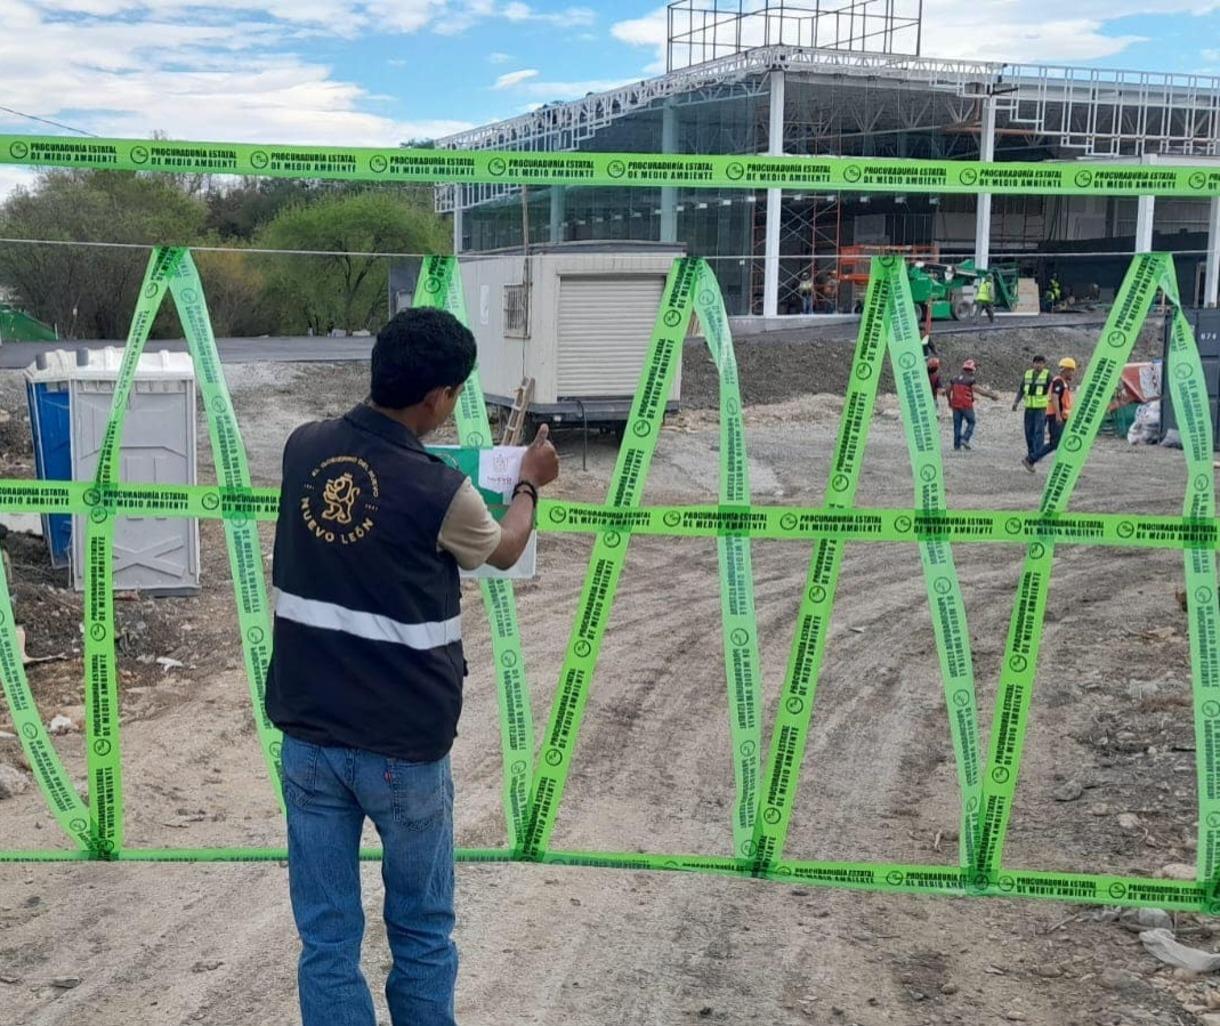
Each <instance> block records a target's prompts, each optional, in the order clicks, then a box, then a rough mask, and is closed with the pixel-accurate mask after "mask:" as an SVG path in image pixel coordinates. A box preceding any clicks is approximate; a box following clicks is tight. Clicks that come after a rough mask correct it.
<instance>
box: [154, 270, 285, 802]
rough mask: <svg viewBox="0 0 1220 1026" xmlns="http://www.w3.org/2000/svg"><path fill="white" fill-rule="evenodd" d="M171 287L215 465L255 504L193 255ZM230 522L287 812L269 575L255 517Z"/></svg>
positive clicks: (265, 742) (268, 749) (248, 639)
mask: <svg viewBox="0 0 1220 1026" xmlns="http://www.w3.org/2000/svg"><path fill="white" fill-rule="evenodd" d="M170 289H171V291H172V293H173V297H174V302H175V304H176V305H177V307H178V316H179V319H180V320H181V321H182V327H183V330H184V331H185V333H186V344H187V349H188V350H189V352H190V354H191V360H192V361H193V362H194V364H195V378H196V380H197V381H198V382H199V392H200V397H201V399H202V400H203V408H204V410H205V411H206V416H207V422H208V435H209V437H210V439H211V443H212V461H213V463H215V465H216V478H217V482H218V484H219V485H220V491H221V492H222V493H223V494H224V495H227V496H245V497H246V498H247V500H248V501H249V502H250V503H253V502H254V501H255V496H254V495H253V493H252V490H251V488H250V468H249V465H248V463H247V461H246V446H245V443H244V442H243V441H242V437H241V429H240V428H238V426H237V414H236V413H235V412H234V410H233V401H232V399H231V398H230V396H229V389H228V386H227V385H226V384H225V377H224V371H223V370H222V369H221V366H220V354H219V353H218V352H217V351H216V339H215V336H214V335H213V334H212V321H211V318H209V316H208V308H207V301H206V299H205V298H204V295H203V283H202V282H201V281H200V280H199V272H198V271H197V270H196V269H195V261H194V259H193V258H192V257H191V254H190V252H189V251H187V250H183V251H182V256H181V259H180V260H179V261H178V264H177V267H176V269H175V272H174V274H173V275H171V277H170ZM224 525H225V546H226V548H227V549H228V552H229V569H230V573H231V574H232V577H233V595H234V599H235V601H236V603H237V625H238V630H239V631H240V632H241V647H242V657H243V660H244V662H245V666H246V680H247V681H248V683H249V686H250V699H251V704H252V706H253V709H252V712H253V715H254V724H255V728H256V729H257V732H258V739H259V746H260V747H261V748H262V752H263V759H264V761H265V762H266V764H267V771H268V774H269V776H270V777H271V783H272V786H273V787H274V788H275V793H276V798H277V800H278V801H279V803H280V808H281V809H283V805H284V796H283V786H282V784H283V769H282V767H281V764H280V750H281V748H282V747H283V737H282V735H281V734H280V732H279V730H278V729H277V728H276V726H275V724H273V723H272V722H271V719H270V717H269V716H268V715H267V708H266V703H265V701H264V698H265V695H266V690H267V669H268V667H269V666H270V664H271V617H270V613H269V608H268V604H267V581H266V577H265V576H264V574H263V548H262V545H261V543H260V542H259V537H258V524H257V522H256V521H255V520H254V519H251V518H249V517H246V516H241V515H236V516H227V517H225V518H224Z"/></svg>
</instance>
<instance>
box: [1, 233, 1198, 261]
mask: <svg viewBox="0 0 1220 1026" xmlns="http://www.w3.org/2000/svg"><path fill="white" fill-rule="evenodd" d="M0 245H21V246H69V247H77V246H79V247H85V248H94V249H139V250H150V249H152V248H153V247H154V246H155V245H160V243H152V242H86V241H83V240H76V239H15V238H0ZM186 248H188V249H190V250H191V251H192V252H194V253H257V254H260V255H262V254H266V255H269V256H322V257H325V256H354V257H393V258H395V259H416V258H420V259H422V258H423V257H429V256H435V255H436V254H435V253H393V252H386V253H380V252H365V251H362V250H349V249H267V248H264V247H260V246H187V247H186ZM675 248H677V247H676V246H675ZM1158 252H1167V253H1172V254H1174V255H1175V256H1207V255H1208V253H1209V251H1208V250H1206V249H1169V250H1158ZM470 255H471V256H484V255H485V254H482V253H472V254H470ZM879 255H881V254H872V253H851V252H838V253H784V254H781V255H780V256H779V260H780V261H781V262H785V261H792V260H801V261H808V260H819V261H821V260H844V261H856V262H860V261H863V260H867V259H868V258H869V257H871V256H879ZM895 255H897V256H902V255H903V254H901V253H898V254H895ZM908 255H909V254H908ZM957 255H959V254H956V253H954V254H946V253H942V260H941V261H940V262H941V263H945V262H947V261H946V260H945V259H943V258H944V257H948V256H957ZM960 255H961V256H962V257H963V258H964V257H966V256H968V255H969V253H968V252H966V251H964V250H963V251H962V253H961V254H960ZM1136 255H1137V254H1136V252H1135V251H1134V250H1131V249H1114V250H1098V251H1093V250H1072V251H1065V252H1062V253H1060V252H1054V251H1051V252H1046V253H1042V252H1039V251H1038V250H1027V249H1019V250H1011V251H997V252H994V253H992V254H991V257H992V258H993V259H1005V260H1022V259H1024V260H1060V259H1069V258H1079V259H1088V258H1090V257H1132V256H1136ZM703 259H704V260H707V261H709V262H711V261H714V260H763V259H765V257H764V256H763V254H761V253H730V254H716V255H714V256H705V257H703ZM919 259H923V257H920V258H919ZM929 262H935V261H929Z"/></svg>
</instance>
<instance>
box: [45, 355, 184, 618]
mask: <svg viewBox="0 0 1220 1026" xmlns="http://www.w3.org/2000/svg"><path fill="white" fill-rule="evenodd" d="M54 355H58V356H60V357H62V359H63V360H64V362H65V363H67V364H68V366H66V367H64V368H63V370H64V377H65V378H66V380H67V382H68V391H69V397H70V398H69V409H70V420H71V439H72V446H71V447H72V478H73V480H76V481H89V480H92V479H93V476H94V474H95V473H96V471H97V458H98V453H99V451H100V450H101V447H102V442H103V440H104V438H105V435H106V424H107V423H108V422H109V420H110V404H111V402H112V401H113V397H114V383H115V381H116V379H117V378H118V373H119V366H120V364H121V363H122V360H123V350H121V349H116V348H114V347H111V346H108V347H107V348H105V349H101V350H79V351H78V352H77V353H76V354H69V353H63V352H61V353H59V354H54ZM197 470H198V468H197V460H196V442H195V368H194V364H193V363H192V361H191V358H190V356H189V355H188V354H186V353H169V352H165V351H164V350H162V351H161V352H157V353H145V354H144V355H142V356H141V357H140V363H139V366H138V368H137V370H136V377H135V382H134V384H133V386H132V390H131V398H130V400H129V401H128V406H127V417H126V419H125V421H124V423H123V435H122V439H121V442H120V451H119V476H120V479H121V480H122V481H123V482H124V483H130V484H159V485H183V484H186V485H193V484H195V482H196V479H197ZM72 580H73V584H74V585H75V587H76V590H77V591H82V590H83V589H84V586H85V521H84V518H83V517H79V516H78V517H73V520H72ZM114 587H115V589H116V590H118V591H144V592H153V593H155V594H161V595H186V594H193V593H195V592H197V591H198V590H199V524H198V522H197V521H195V520H188V519H185V518H183V517H120V518H118V519H117V520H116V521H115V527H114Z"/></svg>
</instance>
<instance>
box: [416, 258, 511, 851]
mask: <svg viewBox="0 0 1220 1026" xmlns="http://www.w3.org/2000/svg"><path fill="white" fill-rule="evenodd" d="M414 305H415V306H437V307H441V308H442V309H445V310H448V311H449V312H450V313H452V314H453V315H454V316H455V317H457V319H458V320H460V321H461V322H462V323H463V324H466V323H467V317H466V300H465V298H464V296H463V294H462V279H461V274H460V273H459V270H458V263H457V260H456V259H455V258H453V257H443V256H432V257H428V258H427V259H426V260H425V261H424V265H423V267H422V268H421V271H420V276H419V281H418V282H417V283H416V288H415V302H414ZM455 417H456V420H457V427H458V439H459V440H460V441H461V443H462V445H468V446H473V447H476V448H487V447H490V446H491V445H492V442H493V438H492V433H491V421H490V420H488V417H487V404H486V402H485V401H484V398H483V385H482V382H481V381H480V380H479V369H478V367H477V366H476V367H475V368H474V369H473V370H472V371H471V372H470V377H469V378H467V379H466V386H465V388H463V389H462V393H461V395H460V396H459V397H458V405H457V409H456V412H455ZM479 588H480V591H481V592H482V594H483V608H484V609H486V610H487V620H488V622H489V623H490V624H491V654H492V661H493V664H494V666H495V672H496V703H497V705H498V706H499V710H500V755H501V761H502V763H503V767H504V779H503V785H502V800H503V804H504V818H505V820H506V822H507V826H508V843H509V846H510V848H511V849H512V850H513V851H518V850H520V848H521V845H522V843H523V840H524V837H525V831H526V828H527V825H528V819H529V802H530V787H531V781H532V776H531V773H530V762H531V760H532V759H533V758H534V716H533V711H532V709H531V706H530V696H529V684H528V682H527V680H526V676H525V655H524V653H523V652H522V650H521V631H520V628H519V627H518V626H517V599H516V595H515V593H514V591H513V584H512V581H507V580H482V581H480V582H479Z"/></svg>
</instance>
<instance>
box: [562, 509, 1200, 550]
mask: <svg viewBox="0 0 1220 1026" xmlns="http://www.w3.org/2000/svg"><path fill="white" fill-rule="evenodd" d="M538 508H539V515H540V517H541V520H540V521H539V524H538V530H539V531H542V532H543V533H544V534H597V533H598V532H604V531H614V532H617V533H620V534H641V535H654V536H660V537H669V538H715V537H718V536H720V535H727V536H730V537H734V536H741V537H747V538H764V539H768V540H774V541H813V540H816V539H818V538H841V539H843V540H844V541H850V542H914V541H918V540H920V539H922V538H927V539H930V540H935V541H950V542H967V543H971V544H977V543H985V542H990V543H998V544H1001V545H1014V544H1021V543H1024V542H1028V541H1031V540H1038V541H1054V542H1063V543H1069V544H1074V545H1093V546H1103V547H1111V548H1131V549H1198V548H1202V549H1214V548H1217V547H1218V546H1220V520H1216V519H1210V520H1196V519H1194V518H1193V517H1169V516H1128V515H1127V514H1125V513H1064V514H1060V515H1056V516H1043V515H1042V514H1040V513H1030V512H1029V511H1028V510H991V509H979V510H970V511H969V512H968V513H950V514H947V515H943V516H942V515H932V514H928V513H924V512H921V511H920V510H917V509H881V508H870V507H866V506H854V507H852V509H851V511H850V512H844V511H843V510H836V509H832V508H830V507H827V506H750V507H747V508H744V509H741V508H734V509H723V508H722V507H720V506H639V507H635V508H633V509H630V510H623V509H616V508H614V507H612V506H600V505H596V504H594V503H583V502H566V501H562V500H556V499H543V500H542V501H541V502H540V503H539V507H538Z"/></svg>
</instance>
